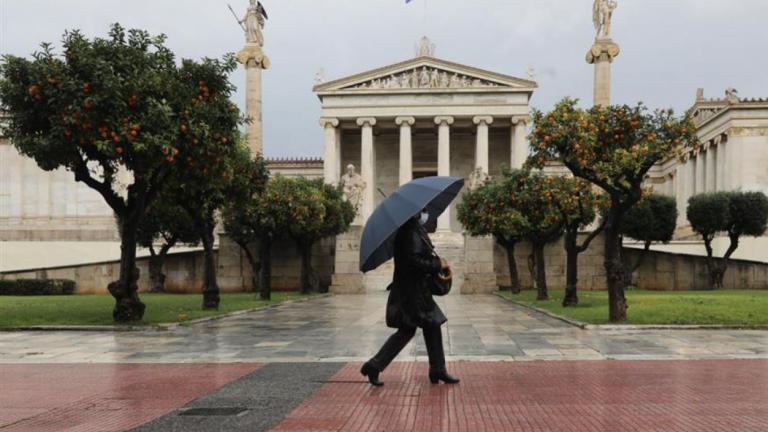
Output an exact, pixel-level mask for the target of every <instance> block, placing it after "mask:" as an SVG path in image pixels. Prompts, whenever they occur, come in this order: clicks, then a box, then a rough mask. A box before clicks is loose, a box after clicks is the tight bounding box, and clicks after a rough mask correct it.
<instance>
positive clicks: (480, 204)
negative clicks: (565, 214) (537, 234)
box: [457, 178, 528, 293]
mask: <svg viewBox="0 0 768 432" xmlns="http://www.w3.org/2000/svg"><path fill="white" fill-rule="evenodd" d="M505 179H506V178H505ZM503 190H504V188H503V185H502V184H501V183H500V182H498V181H491V182H486V183H483V184H482V185H480V186H479V187H477V188H476V189H474V190H470V191H467V192H466V193H465V194H464V196H463V198H462V200H461V202H460V203H459V205H458V206H457V209H458V218H459V221H460V222H461V224H462V225H463V226H464V229H466V230H467V233H469V234H470V235H472V236H487V235H490V236H493V238H494V240H496V242H497V243H498V244H499V245H500V246H501V247H503V248H504V250H505V251H506V252H507V265H508V267H509V276H510V281H511V290H512V292H514V293H519V292H520V275H519V273H518V271H517V262H516V260H515V246H516V245H517V244H518V243H519V242H520V241H522V240H523V239H524V238H525V236H526V235H527V233H528V220H527V219H526V218H525V216H523V214H522V213H521V212H520V211H519V210H518V209H517V208H516V207H515V206H513V205H512V204H511V203H510V201H509V200H507V199H506V196H504V195H505V194H504V193H503Z"/></svg>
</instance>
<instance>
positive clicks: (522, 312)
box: [0, 295, 768, 432]
mask: <svg viewBox="0 0 768 432" xmlns="http://www.w3.org/2000/svg"><path fill="white" fill-rule="evenodd" d="M438 301H439V303H440V304H441V307H443V308H444V310H445V311H446V314H447V315H448V317H449V321H448V324H447V325H446V326H444V327H443V329H444V335H445V345H446V354H447V356H448V360H449V362H450V363H449V370H450V371H451V372H452V373H455V374H456V375H458V376H459V377H460V378H462V382H461V383H460V384H458V385H456V386H446V385H431V384H429V382H428V380H427V379H426V372H427V365H426V351H425V348H424V344H423V341H422V340H421V339H420V338H419V335H418V334H417V338H415V339H414V342H412V343H411V345H409V346H408V347H407V348H406V350H405V351H404V352H403V353H402V354H401V355H400V356H399V357H398V359H397V361H396V362H395V363H394V364H393V365H392V366H391V367H390V368H389V369H387V371H386V372H385V373H384V374H382V380H383V381H384V382H385V386H384V387H383V388H381V389H377V388H373V387H371V386H370V385H368V384H367V383H366V382H365V381H364V380H363V379H362V377H361V376H360V375H359V373H358V372H357V370H358V369H359V367H360V363H361V361H363V360H365V359H367V357H369V356H370V355H371V354H373V353H374V352H375V351H376V350H377V349H378V348H379V346H380V344H381V343H382V342H383V341H384V339H385V338H386V337H387V336H388V335H389V334H390V333H391V332H392V330H391V329H388V328H386V327H385V326H384V322H383V317H384V305H385V302H386V297H385V296H383V295H368V296H331V297H323V298H318V299H314V300H310V301H306V302H297V303H289V304H283V305H278V306H275V307H268V308H264V309H260V310H257V311H254V312H250V313H247V314H243V315H237V316H232V317H228V318H223V319H220V320H214V321H208V322H204V323H199V324H193V325H189V326H180V327H177V328H174V329H171V330H147V331H125V332H80V331H56V332H48V331H46V332H39V331H38V332H2V333H0V346H1V347H2V349H0V375H2V382H3V387H4V391H3V392H2V393H0V431H2V432H7V431H60V430H67V431H86V430H93V431H111V430H115V431H118V430H128V429H131V428H137V430H140V431H174V430H179V431H197V430H200V431H205V430H227V431H230V430H242V431H259V430H264V431H266V430H277V431H309V430H312V431H337V430H344V431H364V430H365V431H379V430H387V431H432V430H435V431H443V430H445V431H482V430H494V431H495V430H498V431H512V430H521V431H526V430H531V431H563V430H572V431H591V430H594V431H617V430H631V431H688V430H691V431H697V432H698V431H720V430H733V431H765V430H768V402H766V401H768V332H765V331H759V330H582V329H579V328H576V327H573V326H571V325H569V324H567V323H565V322H562V321H560V320H557V319H553V318H550V317H547V316H544V315H542V314H539V313H538V312H534V311H531V310H528V309H526V308H523V307H520V306H518V305H516V304H514V303H512V302H509V301H507V300H505V299H502V298H499V297H497V296H490V295H489V296H458V295H455V296H448V297H444V298H441V299H439V300H438ZM537 360H538V361H537ZM612 360H613V361H612Z"/></svg>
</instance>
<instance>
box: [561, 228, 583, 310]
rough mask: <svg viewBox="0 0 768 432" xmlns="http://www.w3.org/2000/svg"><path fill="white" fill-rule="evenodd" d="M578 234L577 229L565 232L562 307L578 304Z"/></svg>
mask: <svg viewBox="0 0 768 432" xmlns="http://www.w3.org/2000/svg"><path fill="white" fill-rule="evenodd" d="M578 235H579V234H578V229H577V230H569V231H567V232H566V233H565V255H566V261H565V296H564V297H563V307H568V306H576V305H578V304H579V295H578V292H577V284H578V281H579V249H578V245H577V244H576V242H577V240H578Z"/></svg>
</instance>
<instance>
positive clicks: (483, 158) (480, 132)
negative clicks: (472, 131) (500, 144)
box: [472, 116, 493, 174]
mask: <svg viewBox="0 0 768 432" xmlns="http://www.w3.org/2000/svg"><path fill="white" fill-rule="evenodd" d="M472 122H473V123H475V124H476V125H477V139H476V142H475V166H474V167H475V168H477V167H480V168H482V170H483V173H485V174H489V173H490V172H491V171H490V168H489V164H488V126H490V124H491V123H493V117H490V116H476V117H475V118H473V119H472Z"/></svg>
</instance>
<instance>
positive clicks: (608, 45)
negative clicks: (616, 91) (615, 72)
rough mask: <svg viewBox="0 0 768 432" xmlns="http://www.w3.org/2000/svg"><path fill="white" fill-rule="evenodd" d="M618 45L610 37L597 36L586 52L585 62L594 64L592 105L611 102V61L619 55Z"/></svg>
mask: <svg viewBox="0 0 768 432" xmlns="http://www.w3.org/2000/svg"><path fill="white" fill-rule="evenodd" d="M619 52H620V50H619V45H617V44H616V43H615V42H613V41H612V40H611V39H606V38H598V39H596V40H595V43H594V45H592V48H590V50H589V52H587V63H589V64H594V65H595V81H594V90H593V92H594V94H593V98H594V105H595V106H602V107H605V106H608V105H610V104H611V63H613V59H615V58H616V57H617V56H618V55H619Z"/></svg>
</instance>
